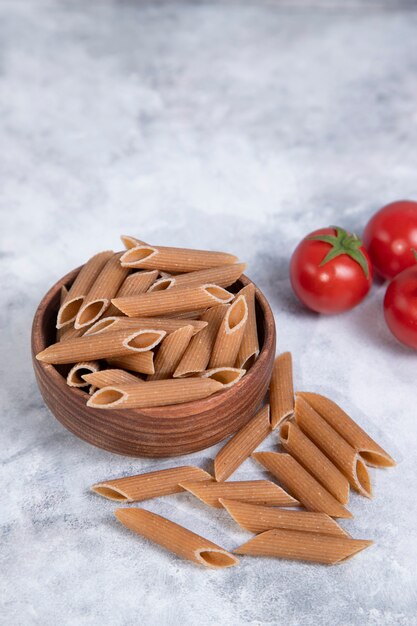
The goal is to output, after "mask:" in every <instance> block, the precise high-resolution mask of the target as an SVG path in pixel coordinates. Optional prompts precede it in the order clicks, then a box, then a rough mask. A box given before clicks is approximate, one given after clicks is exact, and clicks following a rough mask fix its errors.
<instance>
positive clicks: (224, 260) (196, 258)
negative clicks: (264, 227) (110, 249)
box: [120, 245, 237, 273]
mask: <svg viewBox="0 0 417 626" xmlns="http://www.w3.org/2000/svg"><path fill="white" fill-rule="evenodd" d="M120 261H121V264H122V265H123V266H124V267H138V268H141V269H148V270H154V269H157V270H163V271H165V272H173V273H183V272H193V271H196V270H205V269H208V268H210V267H217V266H219V265H230V264H232V263H236V261H237V257H235V256H234V255H233V254H228V253H226V252H209V251H208V250H192V249H187V248H172V247H165V246H158V247H154V246H148V245H138V246H136V247H134V248H129V250H126V252H125V253H124V254H123V255H122V257H121V259H120Z"/></svg>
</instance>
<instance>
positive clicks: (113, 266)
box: [74, 254, 129, 328]
mask: <svg viewBox="0 0 417 626" xmlns="http://www.w3.org/2000/svg"><path fill="white" fill-rule="evenodd" d="M128 272H129V270H128V269H127V268H125V267H123V266H122V265H121V264H120V254H114V255H113V256H112V257H111V258H110V259H109V260H108V261H107V263H106V265H105V266H104V267H103V269H102V270H101V272H100V274H99V275H98V277H97V279H96V280H95V282H94V283H93V284H92V286H91V288H90V291H89V292H88V293H87V295H86V296H85V298H84V302H83V304H82V305H81V308H80V310H79V311H78V313H77V317H76V318H75V322H74V326H75V328H84V327H85V326H88V325H89V324H92V323H93V322H95V321H97V320H98V319H99V317H101V316H102V315H103V313H104V311H105V310H106V309H108V307H109V306H110V301H111V299H112V298H114V297H115V295H116V294H117V292H118V290H119V288H120V286H121V285H122V283H123V281H124V280H125V278H126V276H127V274H128Z"/></svg>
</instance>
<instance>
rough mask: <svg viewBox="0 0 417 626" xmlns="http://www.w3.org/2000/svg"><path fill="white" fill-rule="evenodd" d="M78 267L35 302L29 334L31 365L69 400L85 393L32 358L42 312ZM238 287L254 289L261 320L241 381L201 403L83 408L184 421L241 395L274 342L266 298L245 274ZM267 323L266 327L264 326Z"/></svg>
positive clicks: (38, 346)
mask: <svg viewBox="0 0 417 626" xmlns="http://www.w3.org/2000/svg"><path fill="white" fill-rule="evenodd" d="M81 268H82V265H80V266H79V267H77V268H75V269H73V270H71V271H70V272H68V273H67V274H65V276H63V277H62V278H60V279H59V280H57V281H56V282H55V283H54V284H53V285H52V287H50V288H49V289H48V291H47V292H46V293H45V295H44V296H43V298H42V299H41V301H40V302H39V304H38V306H37V308H36V311H35V314H34V317H33V322H32V331H31V350H32V359H33V362H34V366H36V367H38V368H40V370H41V371H42V372H43V373H44V374H45V376H46V377H51V378H52V379H53V380H54V383H55V384H56V385H58V387H59V388H60V391H62V393H63V394H64V395H68V396H69V395H71V396H73V397H75V396H78V398H79V399H83V400H84V401H85V400H86V394H85V391H82V390H81V389H77V388H75V387H74V388H73V387H68V385H67V383H66V380H65V378H64V376H62V374H61V373H60V372H59V371H58V370H57V369H56V367H55V366H54V365H53V364H51V363H43V362H42V361H37V360H36V358H35V355H36V354H37V353H38V352H41V351H42V350H44V349H45V348H46V347H47V345H46V344H45V343H44V342H43V341H42V338H43V332H42V325H43V317H44V315H45V312H46V311H47V309H48V308H49V305H50V302H51V300H53V299H54V298H55V297H56V296H57V294H58V292H59V290H60V289H61V287H62V286H63V285H67V284H69V283H71V282H72V281H73V280H74V279H75V277H76V276H77V274H78V272H79V271H80V270H81ZM236 282H240V283H241V284H242V286H243V287H245V286H247V285H248V284H250V283H252V284H253V285H254V287H255V299H256V302H257V303H258V305H259V307H260V310H261V313H262V318H263V335H264V336H263V345H262V348H261V350H260V352H259V356H258V358H257V359H256V361H255V363H254V364H253V365H252V367H251V368H250V369H249V370H248V371H247V373H246V374H245V375H244V376H243V377H242V379H241V380H240V381H239V382H238V383H236V384H235V385H233V387H230V388H229V389H225V390H223V391H219V392H218V393H215V394H213V395H211V396H208V397H207V398H203V399H201V400H193V401H191V402H183V403H181V404H173V405H164V406H158V407H152V408H144V409H107V410H99V409H96V408H91V407H88V406H87V405H86V402H85V408H86V410H87V409H91V410H92V411H94V412H95V415H97V411H100V413H103V418H105V416H106V415H108V414H109V413H111V414H112V415H115V414H117V416H120V417H124V418H128V417H129V416H130V417H132V416H133V415H134V414H135V413H140V416H141V418H142V419H143V418H147V417H149V418H150V420H153V419H154V418H158V420H165V419H167V420H169V421H172V420H175V419H180V418H182V419H184V414H186V415H187V419H188V418H189V417H192V416H193V415H197V414H200V413H202V412H206V411H211V410H215V409H221V405H222V403H223V402H228V401H229V400H230V398H231V397H233V396H235V395H237V394H238V393H244V389H245V386H247V385H248V384H249V383H250V381H251V380H252V379H253V378H255V377H256V376H257V373H258V372H259V370H260V369H261V368H262V367H264V366H266V364H267V362H268V359H269V356H270V352H271V350H274V356H275V341H276V328H275V319H274V315H273V312H272V309H271V307H270V304H269V302H268V300H267V298H266V296H265V295H264V294H263V293H262V291H261V290H260V289H259V287H258V286H257V285H256V284H255V283H254V282H253V281H252V280H251V279H250V278H248V277H247V276H246V275H245V274H242V275H241V277H240V278H239V280H238V281H236ZM267 322H269V324H268V323H267ZM128 421H129V420H128Z"/></svg>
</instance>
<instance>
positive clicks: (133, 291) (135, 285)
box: [106, 270, 158, 316]
mask: <svg viewBox="0 0 417 626" xmlns="http://www.w3.org/2000/svg"><path fill="white" fill-rule="evenodd" d="M157 277H158V271H157V270H152V271H150V272H134V273H133V274H130V275H129V276H126V278H125V279H124V281H123V283H122V285H121V286H120V289H119V291H118V292H117V294H116V297H117V298H123V297H124V296H138V295H139V294H141V293H145V292H146V291H148V289H149V287H150V286H151V285H152V284H153V283H154V282H155V281H156V279H157ZM110 315H120V311H119V309H117V308H116V307H115V306H114V304H110V306H109V308H108V309H107V311H106V316H110Z"/></svg>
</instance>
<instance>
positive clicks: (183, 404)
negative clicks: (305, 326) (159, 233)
mask: <svg viewBox="0 0 417 626" xmlns="http://www.w3.org/2000/svg"><path fill="white" fill-rule="evenodd" d="M136 247H137V248H141V247H144V246H141V244H140V243H139V244H138V245H137V246H136ZM132 248H134V250H133V253H130V250H131V249H132ZM148 248H150V246H148ZM154 250H158V249H156V248H152V250H151V251H150V252H149V251H148V250H147V249H146V250H145V251H144V252H142V251H141V250H139V251H137V250H135V246H131V248H130V249H129V248H128V251H127V252H128V253H130V254H128V257H129V258H128V260H127V263H128V265H127V266H123V265H122V264H121V263H120V259H121V258H123V257H122V255H121V254H120V253H116V254H114V253H112V254H110V253H100V254H101V256H100V258H99V259H98V260H97V259H96V260H95V261H94V262H95V264H96V270H95V271H96V273H97V266H100V271H101V272H102V271H103V267H106V266H112V272H113V274H112V277H111V280H113V282H114V283H115V284H116V283H117V286H116V287H115V286H114V285H113V287H112V289H113V292H111V291H109V292H108V293H106V289H107V288H108V282H109V281H107V284H105V281H104V280H101V282H102V284H103V285H104V287H103V286H102V287H101V288H98V287H97V282H99V280H100V276H99V278H98V279H97V278H96V281H95V283H94V285H93V287H92V288H91V285H90V297H89V298H86V297H84V296H83V295H82V294H81V295H80V291H82V290H79V289H78V287H79V285H80V282H81V283H82V280H83V274H84V275H85V274H86V271H87V270H88V263H87V264H85V265H84V266H81V267H80V268H77V269H75V270H73V271H72V272H70V273H69V274H67V275H66V276H64V277H63V278H62V279H60V280H59V281H58V282H57V283H55V285H53V287H52V288H51V289H50V290H49V291H48V292H47V294H46V295H45V296H44V298H43V299H42V301H41V302H40V304H39V307H38V309H37V311H36V313H35V317H34V320H33V327H32V355H33V365H34V370H35V375H36V380H37V383H38V386H39V389H40V391H41V394H42V396H43V398H44V401H45V403H46V405H47V406H48V407H49V409H50V410H51V412H52V413H53V414H54V416H55V417H56V418H57V419H58V420H59V421H60V422H61V423H62V424H63V425H64V426H65V427H66V428H67V429H68V430H70V431H71V432H72V433H74V434H75V435H76V436H78V437H80V438H81V439H83V440H84V441H87V442H88V443H91V444H93V445H95V446H98V447H100V448H103V449H105V450H109V451H111V452H115V453H118V454H124V455H129V456H147V457H166V456H175V455H181V454H186V453H190V452H194V451H197V450H201V449H204V448H207V447H209V446H211V445H213V444H215V443H217V442H219V441H221V440H222V439H224V438H225V437H227V436H229V435H230V434H232V433H234V432H235V431H237V430H238V429H239V428H240V427H241V426H242V425H243V424H245V423H246V422H247V421H248V420H249V419H250V418H251V417H252V416H253V414H254V412H255V411H256V409H257V408H258V407H259V405H260V404H261V402H262V400H263V398H264V396H265V393H266V391H267V388H268V384H269V380H270V377H271V372H272V367H273V362H274V356H275V342H276V332H275V323H274V318H273V314H272V311H271V309H270V306H269V304H268V302H267V300H266V298H265V296H264V295H263V294H262V292H261V291H260V290H259V289H258V288H257V287H256V286H255V285H254V284H253V283H252V282H251V281H250V280H249V279H248V278H247V277H246V276H244V275H243V274H242V273H241V272H242V270H243V268H244V265H243V264H240V265H239V264H237V263H234V261H235V259H234V258H232V259H228V258H227V256H231V255H223V257H222V258H221V259H220V257H219V258H216V259H213V261H212V262H216V263H217V262H218V261H219V260H221V261H222V263H224V265H223V266H220V267H216V266H215V267H208V268H206V269H205V268H204V263H205V260H204V257H203V255H202V254H200V256H197V255H196V256H195V258H194V257H192V255H191V256H190V255H183V256H181V254H180V255H178V254H173V253H171V250H175V249H167V248H165V249H161V251H160V252H159V251H158V253H160V255H161V259H162V261H161V262H162V263H163V266H164V267H165V268H167V269H169V270H170V271H171V272H172V271H173V270H175V269H177V267H176V265H175V264H176V263H177V264H178V267H180V269H181V272H180V273H178V274H176V273H175V274H171V275H170V276H162V277H160V274H161V273H162V272H160V273H158V271H157V269H156V267H154V265H155V264H154V263H153V261H152V259H153V256H154V255H156V256H157V253H155V252H154ZM139 252H140V254H139ZM125 254H126V253H125ZM207 254H213V255H215V254H223V253H207ZM96 256H97V257H98V256H99V255H96ZM93 258H95V257H93ZM116 258H117V262H116ZM178 258H179V259H180V261H177V259H178ZM190 258H191V262H192V266H191V267H192V269H191V271H190V272H187V271H185V270H187V269H188V266H187V263H188V262H189V259H190ZM143 259H145V260H143ZM231 261H232V262H231ZM132 263H145V267H144V268H143V269H142V268H140V271H134V272H133V273H132V269H131V267H130V266H131V264H132ZM179 263H181V264H180V265H179ZM85 268H87V270H86V269H85ZM121 268H124V269H125V270H127V271H123V270H122V269H121ZM93 269H94V268H93ZM82 270H83V271H82ZM129 272H130V273H129ZM237 276H238V278H236V277H237ZM168 279H169V280H168ZM201 281H203V283H201ZM208 281H209V282H208ZM161 283H162V286H161ZM139 284H140V290H139V293H140V295H136V296H132V295H131V294H132V293H134V291H133V289H135V290H136V293H138V289H139V287H138V285H139ZM77 285H78V287H77ZM166 285H167V287H166ZM224 285H227V290H226V288H225V286H224ZM74 286H75V289H74ZM99 286H100V285H99ZM144 286H145V287H144ZM172 286H174V287H175V288H171V287H172ZM91 291H92V292H93V293H92V295H91ZM251 293H252V294H253V319H250V315H249V313H250V310H249V309H250V294H251ZM77 294H78V295H77ZM109 294H110V297H108V296H109ZM226 294H228V295H226ZM105 296H107V297H105ZM115 296H116V297H115ZM167 301H169V307H170V313H169V314H168V313H167V310H166V309H165V308H164V307H165V306H166V302H167ZM248 303H249V306H248ZM191 306H194V307H195V310H194V311H192V310H190V307H191ZM105 307H107V310H106V311H105V313H104V314H103V308H105ZM173 309H174V311H173V312H172V310H173ZM142 315H143V316H144V317H143V318H142ZM57 318H58V324H57V325H58V326H59V328H58V329H56V327H55V326H56V320H57ZM77 320H78V323H77ZM146 320H148V321H146ZM151 320H152V321H151ZM243 322H244V323H243ZM244 324H246V329H248V328H249V326H250V324H255V328H257V341H258V343H257V346H254V340H253V332H252V333H250V332H249V331H248V332H246V333H244V332H242V330H241V329H242V327H243V326H244ZM77 327H78V328H77ZM222 333H223V334H222ZM251 334H252V339H251ZM239 335H240V336H239ZM86 345H87V346H88V349H87V351H86V350H85V347H86ZM103 363H105V367H102V365H101V364H103ZM67 377H69V379H70V380H71V381H72V383H70V382H69V381H68V383H67ZM70 385H71V386H70ZM139 387H140V388H139ZM91 392H94V393H91ZM173 402H176V403H173Z"/></svg>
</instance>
